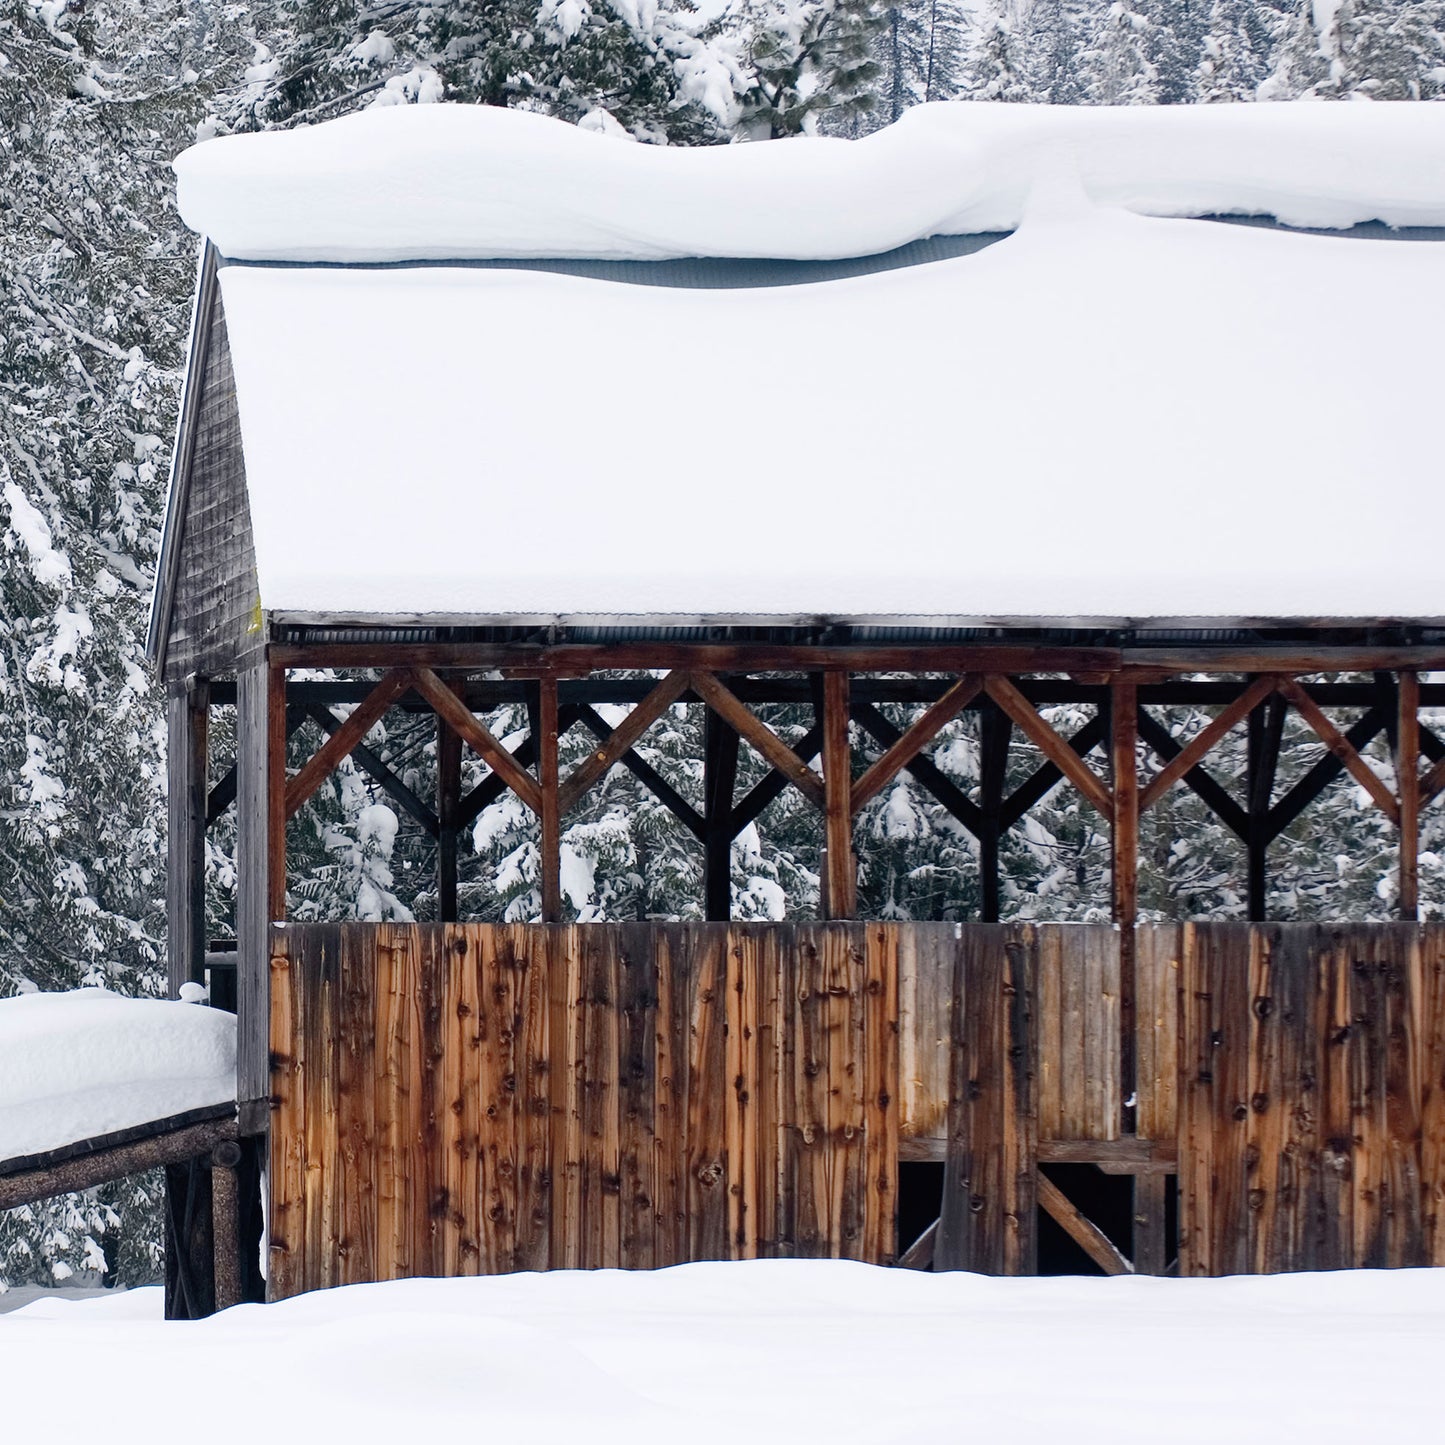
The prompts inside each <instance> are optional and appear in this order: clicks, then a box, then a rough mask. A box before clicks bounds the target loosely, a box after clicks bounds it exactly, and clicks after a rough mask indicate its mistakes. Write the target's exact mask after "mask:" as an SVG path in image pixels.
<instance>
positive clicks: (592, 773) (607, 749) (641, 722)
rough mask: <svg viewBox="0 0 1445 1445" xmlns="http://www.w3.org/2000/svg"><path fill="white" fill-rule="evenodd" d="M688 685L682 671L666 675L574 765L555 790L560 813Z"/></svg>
mask: <svg viewBox="0 0 1445 1445" xmlns="http://www.w3.org/2000/svg"><path fill="white" fill-rule="evenodd" d="M688 682H689V678H688V674H687V673H686V672H685V671H684V670H683V669H681V668H675V669H674V670H673V671H672V672H669V673H668V674H667V676H666V677H664V678H663V679H662V681H661V682H659V683H658V684H657V686H656V687H655V688H653V689H652V691H651V692H650V693H648V694H647V696H646V697H645V698H643V700H642V701H641V702H640V703H638V704H637V705H636V706H635V707H634V708H633V709H632V711H631V712H629V713H628V714H627V716H626V717H625V718H624V719H623V720H622V722H621V723H619V724H618V726H617V727H615V728H614V729H613V730H612V734H611V736H610V737H609V738H608V739H607V740H606V741H605V742H604V743H603V744H602V745H601V747H599V748H597V749H596V750H595V751H594V752H591V753H589V754H588V755H587V757H586V758H585V759H584V760H583V761H582V762H581V763H580V764H578V766H577V767H576V768H575V769H574V770H573V771H572V772H571V773H570V774H569V775H568V777H567V778H566V780H565V781H564V782H563V783H562V785H561V787H560V789H559V790H558V798H559V802H558V806H559V808H560V809H561V811H562V813H563V814H566V813H567V812H568V811H569V810H570V809H572V808H573V807H575V806H576V804H577V803H578V802H579V801H580V800H581V798H582V795H583V794H584V793H585V792H586V791H587V789H588V788H590V787H591V786H592V785H593V783H595V782H596V781H597V780H598V779H599V778H600V777H601V776H602V775H603V774H604V773H605V772H607V770H608V769H609V768H611V767H612V765H613V764H614V763H616V762H618V761H619V760H620V759H621V757H622V755H623V754H624V753H627V752H629V751H630V750H631V749H632V746H633V744H634V743H636V742H637V740H638V739H639V738H640V737H641V736H642V735H643V733H645V732H646V731H647V730H648V728H650V727H651V726H652V724H653V723H655V722H656V721H657V719H658V718H660V717H661V716H662V714H663V713H665V712H666V711H667V709H668V708H670V707H671V706H672V705H673V703H675V702H676V701H677V700H678V698H680V697H681V696H682V695H683V693H685V692H686V691H687V689H688Z"/></svg>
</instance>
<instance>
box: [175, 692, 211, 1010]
mask: <svg viewBox="0 0 1445 1445" xmlns="http://www.w3.org/2000/svg"><path fill="white" fill-rule="evenodd" d="M209 720H210V688H209V685H208V684H207V683H206V682H205V681H204V680H193V681H191V682H188V683H173V684H172V685H171V687H170V689H169V691H168V694H167V698H166V733H167V740H166V741H167V750H166V751H167V761H166V777H167V794H166V820H167V835H166V960H167V975H168V981H169V984H170V995H171V997H172V998H176V997H178V996H179V995H180V991H181V985H182V984H183V983H201V982H204V979H205V972H206V785H207V777H206V774H207V767H208V763H209V757H210V754H209V748H208V741H207V732H208V723H209Z"/></svg>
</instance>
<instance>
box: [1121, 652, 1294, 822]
mask: <svg viewBox="0 0 1445 1445" xmlns="http://www.w3.org/2000/svg"><path fill="white" fill-rule="evenodd" d="M1278 686H1279V679H1278V678H1275V677H1260V678H1256V679H1255V680H1254V681H1253V682H1252V683H1250V685H1249V686H1248V687H1247V688H1246V689H1245V690H1244V691H1243V692H1242V693H1241V694H1240V695H1239V696H1238V697H1237V698H1235V700H1234V701H1233V702H1232V703H1230V704H1229V706H1228V707H1227V708H1225V709H1224V711H1223V712H1222V713H1220V714H1219V716H1218V717H1217V718H1215V719H1214V721H1213V722H1211V723H1209V724H1208V726H1206V727H1204V728H1201V729H1200V731H1199V732H1198V733H1196V734H1195V736H1194V737H1192V738H1191V739H1190V740H1189V741H1188V742H1187V743H1186V744H1185V745H1184V747H1183V748H1181V749H1180V751H1179V752H1178V753H1177V754H1176V755H1175V757H1174V758H1173V759H1172V760H1170V761H1169V762H1167V763H1165V765H1164V767H1163V768H1162V769H1161V770H1160V771H1159V772H1158V773H1157V774H1156V775H1155V777H1154V778H1153V780H1152V781H1151V782H1150V783H1149V784H1148V786H1147V787H1145V789H1144V791H1143V792H1142V793H1141V794H1140V795H1139V811H1140V812H1141V813H1143V812H1147V811H1148V810H1149V809H1150V808H1152V807H1153V806H1154V804H1155V803H1157V802H1158V801H1159V799H1160V798H1162V797H1163V796H1164V794H1165V793H1167V792H1168V791H1169V789H1170V788H1172V787H1173V786H1174V784H1175V783H1177V782H1179V781H1180V780H1181V779H1182V778H1183V777H1184V775H1185V774H1186V773H1188V772H1191V771H1192V770H1193V769H1194V768H1196V767H1198V766H1199V764H1200V763H1202V762H1203V761H1204V759H1205V758H1206V757H1207V756H1208V755H1209V754H1210V753H1211V752H1212V751H1213V750H1214V748H1215V747H1216V746H1217V745H1218V743H1219V742H1220V741H1221V740H1222V739H1223V737H1224V735H1225V734H1226V733H1227V732H1229V731H1230V729H1231V728H1234V727H1236V726H1238V724H1239V723H1241V722H1243V721H1244V719H1245V718H1246V717H1248V716H1249V714H1250V713H1252V712H1253V711H1254V710H1255V708H1257V707H1258V706H1259V705H1260V703H1262V702H1263V701H1264V700H1265V698H1267V697H1269V696H1270V695H1271V694H1272V693H1274V692H1275V691H1276V690H1277V688H1278Z"/></svg>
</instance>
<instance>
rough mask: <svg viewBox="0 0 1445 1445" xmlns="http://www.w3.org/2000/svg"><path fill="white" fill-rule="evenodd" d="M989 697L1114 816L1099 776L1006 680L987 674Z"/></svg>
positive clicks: (1089, 797)
mask: <svg viewBox="0 0 1445 1445" xmlns="http://www.w3.org/2000/svg"><path fill="white" fill-rule="evenodd" d="M984 688H985V690H986V691H987V693H988V695H989V696H990V697H991V698H992V699H993V700H994V701H995V702H996V703H997V704H998V705H999V706H1000V707H1001V708H1002V709H1003V710H1004V711H1005V712H1006V713H1007V714H1008V715H1009V716H1010V717H1011V718H1012V719H1013V720H1014V722H1015V723H1016V724H1017V725H1018V727H1019V730H1020V731H1021V732H1022V733H1023V734H1024V735H1025V736H1026V737H1028V738H1029V739H1030V740H1031V741H1032V742H1033V743H1034V744H1035V746H1036V747H1037V748H1038V749H1039V751H1040V752H1041V753H1043V755H1044V756H1045V757H1046V758H1047V759H1048V760H1049V761H1050V762H1051V763H1053V765H1054V766H1055V767H1056V768H1058V770H1059V771H1060V772H1061V773H1062V774H1063V775H1064V776H1065V777H1066V778H1067V779H1068V780H1069V781H1070V782H1071V783H1072V784H1073V785H1074V786H1075V787H1076V788H1077V789H1078V790H1079V792H1081V793H1082V794H1083V795H1084V797H1085V798H1086V799H1087V800H1088V801H1089V802H1090V803H1092V804H1093V805H1094V807H1095V808H1097V809H1098V810H1099V812H1100V813H1101V814H1103V816H1104V817H1105V818H1106V819H1108V818H1112V817H1113V814H1114V801H1113V799H1112V798H1111V797H1110V796H1109V790H1108V788H1106V787H1105V786H1104V784H1103V782H1102V781H1101V780H1100V778H1099V775H1098V774H1097V773H1096V772H1095V771H1094V770H1093V769H1092V768H1091V767H1090V766H1089V765H1088V764H1087V763H1086V762H1084V760H1083V759H1082V758H1080V757H1079V755H1078V754H1077V753H1076V752H1075V751H1074V750H1073V748H1071V747H1070V746H1069V744H1068V742H1067V740H1066V739H1064V738H1063V737H1061V736H1060V735H1059V734H1058V733H1056V732H1055V731H1054V730H1053V728H1051V727H1050V726H1049V725H1048V723H1046V722H1045V721H1044V720H1043V718H1041V717H1040V716H1039V715H1038V713H1037V712H1035V711H1034V708H1033V705H1032V704H1031V703H1030V702H1029V700H1028V699H1027V698H1026V697H1025V696H1024V695H1023V693H1021V692H1020V691H1019V690H1018V688H1016V687H1015V686H1014V685H1013V683H1011V682H1010V681H1009V680H1008V678H1006V677H1002V676H999V675H998V674H990V676H989V677H988V679H987V680H986V681H985V683H984Z"/></svg>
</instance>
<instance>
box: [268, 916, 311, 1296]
mask: <svg viewBox="0 0 1445 1445" xmlns="http://www.w3.org/2000/svg"><path fill="white" fill-rule="evenodd" d="M299 943H300V940H299V939H296V940H295V943H294V944H293V939H292V938H291V937H288V936H287V935H286V934H285V933H280V934H278V935H277V936H276V937H275V938H274V939H273V940H272V949H271V958H270V970H271V984H270V999H271V1034H270V1038H271V1120H272V1122H271V1161H270V1169H269V1170H268V1183H269V1186H270V1196H271V1197H270V1201H269V1209H268V1211H267V1214H268V1221H269V1225H270V1230H269V1235H270V1239H269V1248H268V1251H267V1269H266V1278H267V1295H268V1297H269V1298H271V1299H273V1300H281V1299H289V1298H291V1296H292V1295H297V1294H300V1293H301V1292H302V1291H303V1290H304V1289H306V1287H307V1286H306V1012H305V1007H306V1001H305V994H304V993H303V991H302V987H301V970H302V963H301V959H300V957H299V956H297V948H296V945H299Z"/></svg>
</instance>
